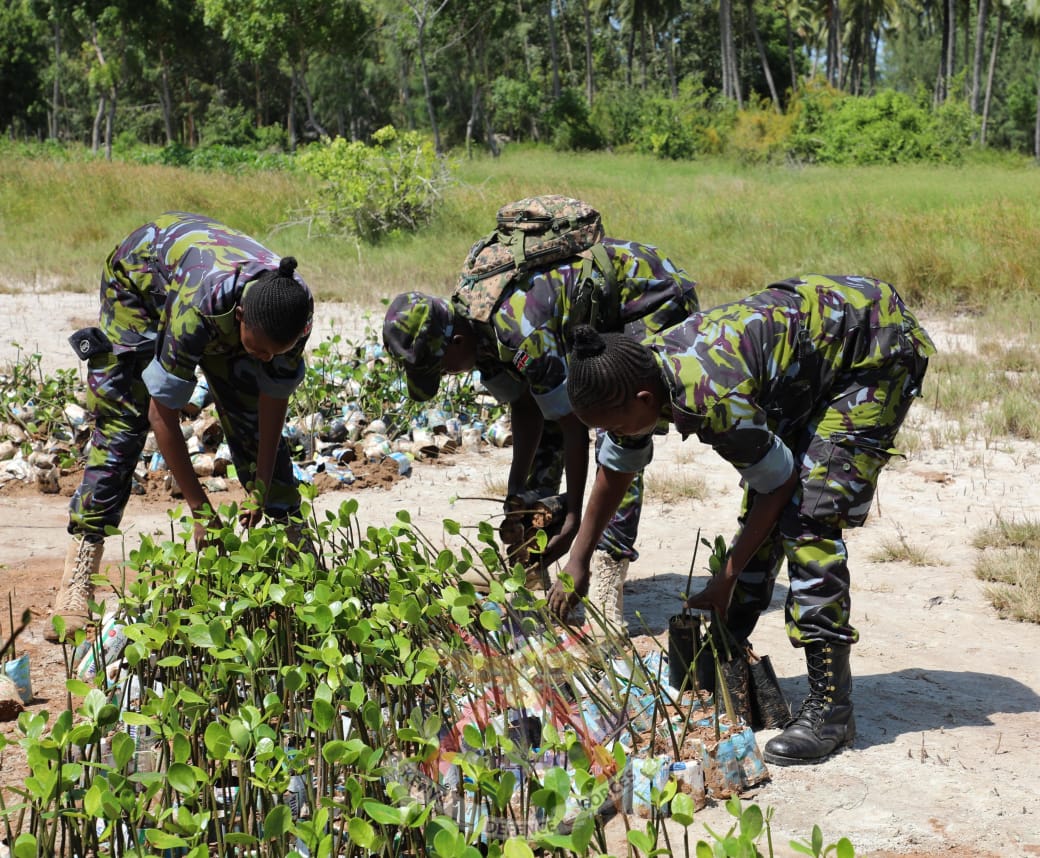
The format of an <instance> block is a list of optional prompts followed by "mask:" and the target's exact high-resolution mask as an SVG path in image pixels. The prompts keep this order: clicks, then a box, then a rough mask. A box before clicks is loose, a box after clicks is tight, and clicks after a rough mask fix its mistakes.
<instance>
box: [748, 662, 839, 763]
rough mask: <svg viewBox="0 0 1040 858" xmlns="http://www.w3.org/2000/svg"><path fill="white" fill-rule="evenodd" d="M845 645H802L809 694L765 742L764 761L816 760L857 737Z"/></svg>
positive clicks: (801, 761)
mask: <svg viewBox="0 0 1040 858" xmlns="http://www.w3.org/2000/svg"><path fill="white" fill-rule="evenodd" d="M850 649H851V647H850V646H849V645H848V644H834V643H812V644H809V645H808V646H807V647H806V648H805V661H806V664H807V665H808V667H809V696H808V697H806V698H805V700H804V701H803V702H802V707H801V709H799V710H798V715H796V716H795V719H794V721H792V722H791V724H790V726H789V727H788V728H787V729H786V730H784V732H783V733H781V734H780V735H779V736H775V737H773V738H772V739H770V740H769V741H768V742H766V746H765V748H764V756H765V760H766V762H767V763H772V764H774V765H777V766H794V765H799V764H803V763H818V762H820V761H821V760H823V758H824V757H826V756H828V755H829V754H831V753H832V752H834V751H836V750H837V749H838V748H840V747H841V746H842V745H847V744H848V743H850V742H851V741H852V740H853V739H854V738H855V736H856V719H855V718H854V717H853V715H852V700H851V699H850V694H851V692H852V674H851V672H850V671H849V650H850Z"/></svg>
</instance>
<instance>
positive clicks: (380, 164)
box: [298, 125, 449, 241]
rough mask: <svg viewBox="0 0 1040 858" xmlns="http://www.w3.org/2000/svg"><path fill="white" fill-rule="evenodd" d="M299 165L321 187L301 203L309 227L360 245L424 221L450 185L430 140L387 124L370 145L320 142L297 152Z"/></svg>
mask: <svg viewBox="0 0 1040 858" xmlns="http://www.w3.org/2000/svg"><path fill="white" fill-rule="evenodd" d="M298 164H299V166H300V168H301V169H302V170H303V171H304V172H306V173H308V174H309V175H311V176H314V177H315V178H316V179H318V180H319V181H320V183H321V187H320V190H319V191H318V195H317V197H315V198H314V199H310V200H308V201H307V203H306V206H307V216H308V217H309V219H310V221H311V224H312V225H313V227H314V228H315V229H317V230H318V231H319V232H323V233H328V234H333V235H347V236H353V237H354V238H356V239H360V240H365V241H377V240H379V239H380V238H383V237H385V236H388V235H393V234H395V233H399V232H403V231H414V230H416V229H418V228H419V227H420V226H422V225H424V224H426V223H427V222H429V220H430V217H431V216H432V214H433V210H434V206H435V204H436V202H437V200H438V199H439V198H440V192H441V190H442V189H443V188H444V187H445V186H446V185H447V183H448V181H449V174H448V170H447V169H446V167H445V165H444V164H443V163H442V162H441V160H440V159H438V157H437V154H436V152H435V151H434V149H433V144H432V143H430V141H429V140H427V139H426V138H424V137H423V136H422V135H421V134H419V133H418V132H415V131H408V132H404V133H398V131H397V130H396V129H395V128H393V126H389V125H388V126H386V127H385V128H382V129H380V130H379V131H377V132H376V133H375V134H374V135H373V136H372V145H371V146H367V145H365V144H364V143H362V142H360V141H353V142H351V141H347V140H344V139H343V138H342V137H337V138H336V139H334V140H328V139H325V140H324V141H322V142H321V143H320V144H316V145H312V146H309V147H308V148H307V149H305V150H304V151H302V152H301V153H300V154H299V156H298Z"/></svg>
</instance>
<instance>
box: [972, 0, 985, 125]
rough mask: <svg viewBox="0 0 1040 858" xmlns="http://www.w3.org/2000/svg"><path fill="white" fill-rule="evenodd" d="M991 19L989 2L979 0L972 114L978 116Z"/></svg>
mask: <svg viewBox="0 0 1040 858" xmlns="http://www.w3.org/2000/svg"><path fill="white" fill-rule="evenodd" d="M988 17H989V0H979V7H978V17H977V18H976V19H975V57H974V62H973V63H972V67H971V112H972V113H973V114H978V112H979V100H980V97H981V95H982V55H983V54H984V53H985V52H986V19H987V18H988Z"/></svg>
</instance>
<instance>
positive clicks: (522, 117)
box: [491, 76, 542, 140]
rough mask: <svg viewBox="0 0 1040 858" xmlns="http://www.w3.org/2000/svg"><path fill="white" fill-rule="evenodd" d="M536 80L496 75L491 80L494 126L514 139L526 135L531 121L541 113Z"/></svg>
mask: <svg viewBox="0 0 1040 858" xmlns="http://www.w3.org/2000/svg"><path fill="white" fill-rule="evenodd" d="M538 93H539V90H538V84H537V82H536V81H533V80H530V79H528V80H515V79H513V78H509V77H502V76H499V77H497V78H495V82H494V83H492V84H491V103H492V104H493V105H494V107H493V111H494V117H493V119H494V125H495V130H497V131H498V132H499V133H500V134H506V135H508V136H509V137H511V138H513V139H514V140H519V139H522V138H523V137H524V136H525V135H530V133H531V129H532V127H533V125H532V123H533V122H534V121H535V120H537V119H538V118H539V117H540V116H541V115H542V104H541V98H540V97H539V94H538Z"/></svg>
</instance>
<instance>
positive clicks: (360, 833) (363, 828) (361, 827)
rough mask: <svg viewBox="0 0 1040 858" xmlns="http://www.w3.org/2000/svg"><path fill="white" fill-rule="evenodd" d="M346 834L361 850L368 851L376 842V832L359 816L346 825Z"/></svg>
mask: <svg viewBox="0 0 1040 858" xmlns="http://www.w3.org/2000/svg"><path fill="white" fill-rule="evenodd" d="M347 833H348V834H349V835H350V839H351V840H352V841H354V843H356V844H357V845H358V846H360V847H361V848H362V849H368V848H369V847H370V846H371V845H372V844H373V843H375V841H376V830H375V829H374V828H373V827H372V824H371V823H370V822H368V821H367V820H365V819H362V818H361V817H360V816H355V817H354V818H353V819H351V820H350V822H348V823H347ZM441 833H442V834H443V833H444V832H441ZM438 836H439V835H438Z"/></svg>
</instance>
